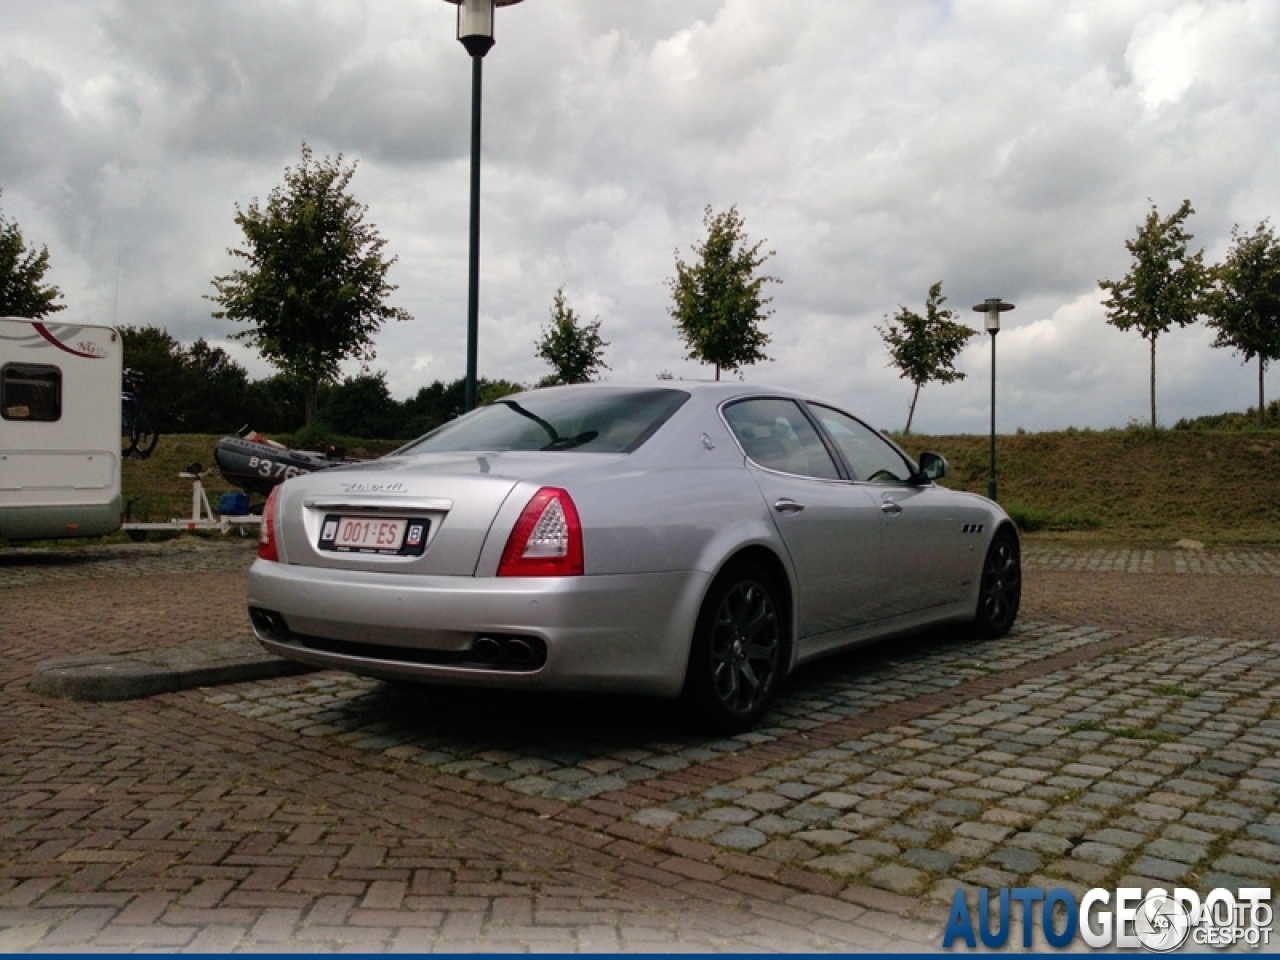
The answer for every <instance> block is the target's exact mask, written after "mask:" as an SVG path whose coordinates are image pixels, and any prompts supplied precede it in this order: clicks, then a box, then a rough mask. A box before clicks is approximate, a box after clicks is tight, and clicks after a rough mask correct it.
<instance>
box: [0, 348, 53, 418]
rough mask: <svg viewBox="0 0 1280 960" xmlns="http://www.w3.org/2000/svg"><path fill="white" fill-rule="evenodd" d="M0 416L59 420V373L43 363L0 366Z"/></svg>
mask: <svg viewBox="0 0 1280 960" xmlns="http://www.w3.org/2000/svg"><path fill="white" fill-rule="evenodd" d="M0 416H3V417H4V419H6V420H32V421H36V422H45V423H51V422H53V421H55V420H61V419H62V371H61V370H60V369H58V368H57V367H53V366H49V365H47V364H43V363H6V364H5V365H4V366H3V367H0Z"/></svg>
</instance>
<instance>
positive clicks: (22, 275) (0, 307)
mask: <svg viewBox="0 0 1280 960" xmlns="http://www.w3.org/2000/svg"><path fill="white" fill-rule="evenodd" d="M48 270H49V248H48V247H41V248H40V249H39V250H36V249H34V248H29V247H28V246H27V244H26V242H25V241H24V240H23V239H22V231H21V230H20V229H18V225H17V224H16V223H14V222H12V221H10V220H7V219H5V216H4V213H3V211H0V317H26V318H27V319H29V320H39V319H41V318H42V317H47V316H48V315H49V314H51V313H57V312H58V311H59V310H65V309H66V308H67V305H66V304H65V303H58V301H59V300H60V299H62V291H61V290H59V289H58V288H57V287H55V286H53V285H52V284H46V283H45V282H44V275H45V273H47V272H48Z"/></svg>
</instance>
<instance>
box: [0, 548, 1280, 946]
mask: <svg viewBox="0 0 1280 960" xmlns="http://www.w3.org/2000/svg"><path fill="white" fill-rule="evenodd" d="M250 549H251V548H250V547H249V546H248V545H246V544H242V543H237V542H235V541H231V542H222V541H198V540H184V541H179V542H176V543H172V544H166V545H163V546H160V545H151V544H148V545H140V546H133V545H130V546H127V547H117V548H111V549H105V550H104V549H90V550H80V551H76V552H75V553H74V554H71V555H64V556H62V557H60V558H55V559H52V560H50V559H47V558H40V557H35V556H32V555H29V554H22V553H18V554H16V555H15V554H10V555H8V556H4V557H0V604H3V608H4V611H5V618H4V619H5V622H6V628H5V629H6V637H5V639H4V641H3V649H4V661H3V664H2V665H0V683H3V685H4V690H5V698H6V705H5V710H4V715H5V718H6V722H5V725H4V730H3V732H2V733H0V764H2V766H0V809H2V810H3V811H4V817H3V820H0V950H18V949H27V948H40V949H59V950H67V949H76V948H85V947H92V948H109V949H117V950H127V949H135V948H143V947H159V948H164V949H173V950H193V951H194V950H218V951H222V950H229V949H272V950H278V949H285V948H295V947H296V948H303V949H309V950H338V949H360V950H379V951H380V950H395V949H400V950H436V951H441V950H469V949H476V948H479V949H484V950H504V951H505V950H527V949H532V950H558V951H596V950H599V951H610V952H613V951H632V952H634V951H646V952H648V951H659V950H661V951H668V950H744V949H755V948H767V949H785V950H818V951H827V950H850V949H852V950H900V949H921V948H928V947H930V946H936V944H937V943H938V942H939V938H940V935H941V930H942V926H943V924H944V922H945V917H946V913H947V910H946V904H948V903H949V901H950V898H951V896H952V893H953V892H954V890H955V888H956V886H957V884H969V885H974V886H992V887H1001V886H1015V885H1021V884H1030V885H1041V884H1043V885H1055V886H1061V885H1066V886H1069V887H1074V888H1077V889H1083V888H1087V887H1091V886H1094V885H1101V886H1114V885H1119V884H1123V885H1136V886H1146V887H1150V886H1155V885H1165V886H1167V885H1170V884H1172V883H1182V884H1185V885H1189V886H1194V887H1198V888H1201V889H1202V890H1207V889H1210V888H1212V887H1215V886H1238V885H1244V886H1255V885H1259V884H1260V883H1261V884H1266V883H1270V884H1271V885H1272V886H1273V887H1276V886H1280V883H1278V882H1277V877H1280V813H1277V800H1278V799H1280V639H1277V632H1275V631H1272V630H1271V629H1270V626H1271V624H1273V623H1275V622H1280V617H1277V616H1275V614H1276V608H1277V603H1276V600H1275V599H1274V597H1275V595H1276V590H1275V587H1276V579H1275V578H1276V577H1277V576H1280V552H1277V551H1275V550H1265V549H1249V550H1244V549H1240V550H1233V551H1206V552H1204V553H1194V554H1193V553H1188V552H1184V551H1149V552H1139V551H1122V550H1119V549H1087V550H1086V549H1082V548H1079V547H1071V546H1061V545H1053V544H1044V545H1036V546H1032V547H1031V548H1030V549H1029V550H1028V554H1027V571H1028V573H1027V580H1028V582H1027V602H1026V616H1025V617H1024V618H1023V621H1022V622H1021V623H1020V625H1019V628H1018V631H1017V633H1016V634H1015V635H1013V636H1011V637H1008V638H1006V639H1004V640H1001V641H996V642H992V643H973V642H968V641H965V640H963V639H962V638H960V637H959V636H958V635H957V634H956V633H955V632H954V631H938V632H936V633H934V634H930V635H927V636H922V637H917V638H913V639H911V640H909V641H905V642H896V643H894V644H891V645H886V646H884V647H880V648H876V649H873V650H869V651H860V652H857V653H854V654H850V655H847V656H844V657H841V658H837V659H835V660H831V661H828V662H826V663H823V664H821V665H818V666H815V667H814V668H812V669H808V670H805V671H803V672H802V673H801V674H800V675H799V676H797V677H795V678H794V679H793V681H792V682H791V683H789V685H788V687H787V689H786V691H785V694H784V696H783V697H782V698H781V700H780V702H779V704H778V707H777V709H776V710H775V711H773V713H772V714H771V715H770V717H769V718H768V721H767V723H766V724H765V725H764V726H763V727H762V728H761V729H760V730H759V731H757V732H755V733H753V734H751V735H748V736H743V737H737V738H732V739H725V740H708V739H706V738H700V737H696V736H691V735H690V734H688V733H687V731H685V730H684V729H682V728H681V726H680V725H679V722H678V719H677V718H676V717H675V715H674V714H673V713H672V712H671V711H670V710H669V709H668V708H667V707H665V706H664V705H662V704H657V703H652V702H647V701H628V700H623V701H619V700H618V698H611V699H608V700H605V699H593V698H550V697H543V698H533V697H521V696H510V695H505V696H498V695H494V694H483V693H476V692H474V691H472V692H466V693H463V692H458V691H423V690H410V691H402V690H399V689H392V688H389V687H385V686H384V685H382V684H378V683H374V682H371V681H365V680H361V679H359V678H354V677H346V676H343V675H339V674H331V673H323V674H314V675H310V676H305V677H294V678H287V679H280V680H273V681H266V682H261V683H254V684H242V685H238V686H233V687H224V688H217V689H207V690H197V691H188V692H186V693H181V694H171V695H167V696H162V697H156V698H153V699H151V700H146V701H135V702H130V703H114V704H86V703H74V702H66V701H50V700H45V699H42V698H39V697H36V696H34V695H32V694H30V693H29V692H27V690H26V681H27V679H28V678H29V676H30V672H31V669H32V667H33V666H34V665H35V663H37V662H39V661H41V660H44V659H49V658H51V657H54V656H67V655H73V654H75V653H81V652H88V651H92V652H102V651H114V652H123V651H127V650H130V649H138V648H141V647H148V646H155V645H162V644H177V643H190V642H192V641H196V640H200V639H202V638H209V639H225V638H226V637H227V635H228V631H243V630H244V629H245V628H244V627H243V626H242V624H243V612H242V605H243V597H244V586H243V570H244V568H245V566H246V565H247V562H248V559H249V557H250V556H251V553H250ZM1082 595H1083V596H1085V597H1086V599H1087V603H1086V604H1084V605H1083V606H1082V605H1081V604H1080V597H1081V596H1082ZM1126 597H1127V599H1126ZM1064 612H1065V613H1066V614H1067V616H1065V617H1064V616H1063V613H1064ZM1127 613H1128V614H1129V615H1128V616H1126V614H1127ZM1206 620H1207V621H1210V622H1218V623H1223V624H1225V625H1226V626H1227V627H1228V628H1229V629H1226V630H1222V631H1216V630H1209V631H1204V630H1198V631H1197V632H1200V633H1201V634H1202V635H1201V636H1195V635H1194V634H1193V633H1191V632H1190V631H1187V632H1179V630H1178V629H1176V628H1177V627H1178V625H1179V624H1182V623H1195V625H1196V626H1197V627H1200V626H1201V624H1202V622H1203V621H1206ZM1126 621H1128V622H1126ZM1133 624H1136V626H1134V625H1133ZM1170 628H1173V629H1170ZM1221 635H1225V636H1230V637H1233V638H1234V639H1206V637H1209V636H1212V637H1215V638H1216V637H1218V636H1221Z"/></svg>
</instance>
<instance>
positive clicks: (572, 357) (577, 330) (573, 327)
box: [534, 287, 609, 387]
mask: <svg viewBox="0 0 1280 960" xmlns="http://www.w3.org/2000/svg"><path fill="white" fill-rule="evenodd" d="M608 345H609V343H608V341H607V340H602V339H601V338H600V321H599V320H593V321H591V322H590V323H579V322H578V315H577V314H576V313H574V311H573V307H571V306H569V304H568V301H567V300H566V299H565V295H564V287H561V288H560V289H559V290H557V291H556V294H555V296H554V297H553V298H552V306H551V324H550V326H547V327H544V328H543V330H542V336H541V337H540V338H539V339H538V341H537V342H536V343H535V344H534V346H535V347H536V348H537V353H538V356H539V357H541V358H542V359H543V360H545V361H547V363H549V364H551V369H552V371H553V372H552V373H551V374H550V375H548V376H546V377H543V378H542V380H541V382H540V384H539V385H540V386H544V387H547V386H554V385H556V384H559V383H587V382H589V381H591V380H595V379H596V378H597V377H598V376H599V374H600V371H601V370H608V369H609V365H608V364H607V363H605V362H604V348H605V347H607V346H608Z"/></svg>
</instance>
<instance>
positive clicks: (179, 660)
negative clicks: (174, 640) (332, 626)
mask: <svg viewBox="0 0 1280 960" xmlns="http://www.w3.org/2000/svg"><path fill="white" fill-rule="evenodd" d="M315 669H316V668H315V667H312V666H310V665H308V664H304V663H297V662H295V661H292V660H285V659H283V658H281V657H277V656H273V655H272V654H270V653H267V651H266V650H264V649H263V648H262V647H261V646H259V645H258V643H257V642H256V641H253V640H228V641H226V642H224V643H214V644H189V645H187V646H182V647H172V648H170V649H167V650H139V651H135V652H131V653H122V654H116V655H104V654H95V655H89V656H83V657H69V658H63V659H59V660H46V661H44V662H43V663H40V664H37V665H36V668H35V671H34V672H33V674H32V676H31V684H30V690H31V692H32V693H38V694H41V695H42V696H47V697H67V698H69V699H72V700H93V701H105V700H137V699H141V698H143V697H153V696H155V695H156V694H158V693H173V692H174V691H176V690H189V689H191V688H193V687H212V686H218V685H220V684H227V683H243V682H245V681H248V680H265V679H269V678H271V677H284V676H291V675H293V674H299V673H310V672H312V671H314V670H315Z"/></svg>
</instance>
